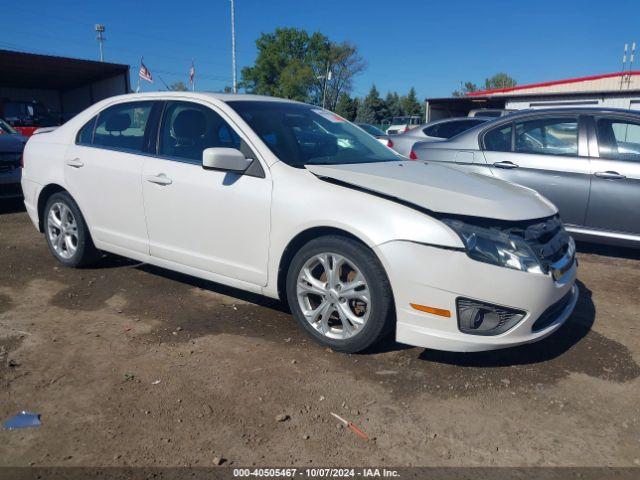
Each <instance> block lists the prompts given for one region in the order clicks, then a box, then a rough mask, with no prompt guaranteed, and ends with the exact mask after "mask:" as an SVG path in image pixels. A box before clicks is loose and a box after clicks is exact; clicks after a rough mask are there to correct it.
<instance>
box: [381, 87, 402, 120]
mask: <svg viewBox="0 0 640 480" xmlns="http://www.w3.org/2000/svg"><path fill="white" fill-rule="evenodd" d="M384 103H385V104H386V105H387V111H388V112H389V117H398V116H400V115H402V114H403V111H402V104H401V103H400V96H399V95H398V93H397V92H389V93H387V96H386V97H385V99H384Z"/></svg>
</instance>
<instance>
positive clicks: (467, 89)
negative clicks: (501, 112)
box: [451, 82, 478, 97]
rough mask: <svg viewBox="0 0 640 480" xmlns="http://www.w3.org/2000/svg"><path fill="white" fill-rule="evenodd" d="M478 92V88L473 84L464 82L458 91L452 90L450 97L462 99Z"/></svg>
mask: <svg viewBox="0 0 640 480" xmlns="http://www.w3.org/2000/svg"><path fill="white" fill-rule="evenodd" d="M477 90H478V86H477V85H476V84H475V83H473V82H465V83H464V84H462V86H461V87H460V90H454V91H453V92H452V93H451V95H453V96H454V97H464V96H465V95H467V94H468V93H471V92H475V91H477Z"/></svg>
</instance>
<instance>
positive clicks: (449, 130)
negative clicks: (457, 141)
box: [388, 117, 491, 157]
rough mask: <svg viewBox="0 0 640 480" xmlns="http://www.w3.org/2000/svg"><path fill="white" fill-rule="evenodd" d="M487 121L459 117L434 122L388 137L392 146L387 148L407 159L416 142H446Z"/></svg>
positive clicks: (478, 118)
mask: <svg viewBox="0 0 640 480" xmlns="http://www.w3.org/2000/svg"><path fill="white" fill-rule="evenodd" d="M488 120H491V119H490V118H482V117H473V118H469V117H459V118H445V119H443V120H435V121H433V122H429V123H425V124H424V125H420V126H419V127H417V128H413V129H411V130H409V131H407V132H405V133H401V134H399V135H391V136H389V138H390V139H391V143H392V145H388V146H390V147H391V148H393V149H394V150H395V151H396V152H398V153H399V154H400V155H404V156H405V157H409V156H410V155H411V148H412V147H413V145H414V144H415V143H416V142H430V141H437V140H447V139H449V138H451V137H454V136H456V135H458V134H460V133H462V132H464V131H466V130H469V129H470V128H473V127H475V126H477V125H480V124H481V123H484V122H486V121H488Z"/></svg>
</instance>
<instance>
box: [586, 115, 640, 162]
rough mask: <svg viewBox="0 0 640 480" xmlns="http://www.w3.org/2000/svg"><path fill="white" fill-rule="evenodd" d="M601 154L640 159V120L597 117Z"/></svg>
mask: <svg viewBox="0 0 640 480" xmlns="http://www.w3.org/2000/svg"><path fill="white" fill-rule="evenodd" d="M596 130H597V134H598V151H599V152H600V156H601V157H604V158H611V159H613V160H634V161H640V122H639V123H636V122H632V121H630V120H624V119H618V118H598V119H596Z"/></svg>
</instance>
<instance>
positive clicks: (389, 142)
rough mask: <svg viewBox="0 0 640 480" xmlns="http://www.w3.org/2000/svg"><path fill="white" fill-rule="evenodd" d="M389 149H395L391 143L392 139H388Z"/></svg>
mask: <svg viewBox="0 0 640 480" xmlns="http://www.w3.org/2000/svg"><path fill="white" fill-rule="evenodd" d="M387 147H389V148H393V142H392V141H391V139H390V138H388V139H387Z"/></svg>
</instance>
